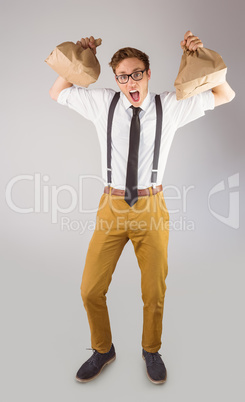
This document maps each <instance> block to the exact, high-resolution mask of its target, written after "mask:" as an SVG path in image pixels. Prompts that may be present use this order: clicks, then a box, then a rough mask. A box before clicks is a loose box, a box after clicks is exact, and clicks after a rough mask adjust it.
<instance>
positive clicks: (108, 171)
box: [107, 92, 120, 186]
mask: <svg viewBox="0 0 245 402" xmlns="http://www.w3.org/2000/svg"><path fill="white" fill-rule="evenodd" d="M119 98H120V92H116V93H115V95H114V97H113V99H112V101H111V104H110V108H109V113H108V122H107V184H108V186H110V184H111V127H112V120H113V115H114V110H115V107H116V104H117V102H118V99H119Z"/></svg>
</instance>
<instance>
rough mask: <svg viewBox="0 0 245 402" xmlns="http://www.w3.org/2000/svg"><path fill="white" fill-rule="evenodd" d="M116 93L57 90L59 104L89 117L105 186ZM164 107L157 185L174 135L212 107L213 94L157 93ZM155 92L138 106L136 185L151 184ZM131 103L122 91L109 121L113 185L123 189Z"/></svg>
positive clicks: (88, 90) (154, 127)
mask: <svg viewBox="0 0 245 402" xmlns="http://www.w3.org/2000/svg"><path fill="white" fill-rule="evenodd" d="M114 94H115V91H114V90H112V89H97V88H96V89H90V88H89V89H87V88H82V87H77V86H72V87H70V88H66V89H64V90H63V91H61V92H60V94H59V97H58V99H57V101H58V103H60V104H62V105H67V106H68V107H69V108H71V109H73V110H75V111H77V112H78V113H79V114H81V115H82V116H83V117H85V118H86V119H88V120H91V121H92V122H93V123H94V125H95V127H96V130H97V133H98V138H99V143H100V148H101V163H102V178H103V181H104V184H105V186H106V185H107V119H108V111H109V106H110V103H111V100H112V98H113V96H114ZM160 97H161V101H162V108H163V124H162V136H161V147H160V152H159V162H158V174H157V183H156V184H157V185H159V184H162V180H163V175H164V171H165V167H166V162H167V158H168V154H169V150H170V147H171V144H172V141H173V138H174V134H175V132H176V130H177V129H178V128H179V127H182V126H184V125H185V124H187V123H189V122H191V121H193V120H195V119H198V118H199V117H201V116H204V115H205V113H204V112H205V111H206V110H212V109H214V95H213V93H212V91H211V90H209V91H206V92H203V93H200V94H198V95H195V96H193V97H191V98H187V99H183V100H180V101H177V100H176V94H175V92H167V91H166V92H163V93H161V94H160ZM154 98H155V94H154V93H150V92H148V94H147V96H146V98H145V100H144V102H143V103H142V105H141V106H140V107H141V109H142V111H141V112H140V145H139V159H138V188H139V189H143V188H147V187H150V186H151V170H152V164H153V152H154V143H155V131H156V107H155V99H154ZM130 106H131V103H130V102H129V100H128V99H127V98H126V96H125V95H124V94H123V93H122V92H121V93H120V98H119V101H118V103H117V106H116V109H115V112H114V117H113V123H112V133H111V136H112V149H111V157H112V159H111V169H112V184H111V186H112V187H114V188H118V189H120V190H124V189H125V183H126V171H127V158H128V150H129V133H130V124H131V118H132V113H133V111H132V109H130Z"/></svg>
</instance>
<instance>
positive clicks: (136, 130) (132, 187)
mask: <svg viewBox="0 0 245 402" xmlns="http://www.w3.org/2000/svg"><path fill="white" fill-rule="evenodd" d="M131 108H132V109H133V117H132V120H131V126H130V139H129V151H128V165H127V176H126V188H125V197H124V199H125V201H126V202H127V203H128V204H129V205H130V207H132V205H134V204H135V203H136V201H137V200H138V153H139V143H140V118H139V113H140V111H141V110H142V109H141V108H140V107H134V106H131Z"/></svg>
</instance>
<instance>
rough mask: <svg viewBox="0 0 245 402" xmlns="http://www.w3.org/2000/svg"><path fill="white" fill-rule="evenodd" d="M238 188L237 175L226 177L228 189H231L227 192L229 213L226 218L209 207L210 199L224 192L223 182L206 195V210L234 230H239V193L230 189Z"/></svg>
mask: <svg viewBox="0 0 245 402" xmlns="http://www.w3.org/2000/svg"><path fill="white" fill-rule="evenodd" d="M238 186H239V173H236V174H234V175H233V176H229V177H228V187H229V189H231V191H229V213H228V216H223V215H220V214H218V213H217V212H215V211H213V210H212V209H211V206H210V198H211V197H212V196H213V195H214V194H217V193H219V192H220V191H225V181H224V180H222V181H220V182H219V183H218V184H216V185H215V186H214V187H213V188H212V189H211V190H210V191H209V194H208V208H209V211H210V212H211V214H212V215H213V216H214V217H215V218H216V219H218V220H219V221H220V222H222V223H224V224H225V225H227V226H230V227H232V228H234V229H238V228H239V191H233V190H232V189H234V188H237V187H238Z"/></svg>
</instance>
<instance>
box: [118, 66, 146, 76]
mask: <svg viewBox="0 0 245 402" xmlns="http://www.w3.org/2000/svg"><path fill="white" fill-rule="evenodd" d="M135 71H142V70H141V67H136V68H134V69H133V71H132V73H134V72H135ZM123 74H127V73H126V72H125V71H120V72H119V73H118V74H116V75H123Z"/></svg>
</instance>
